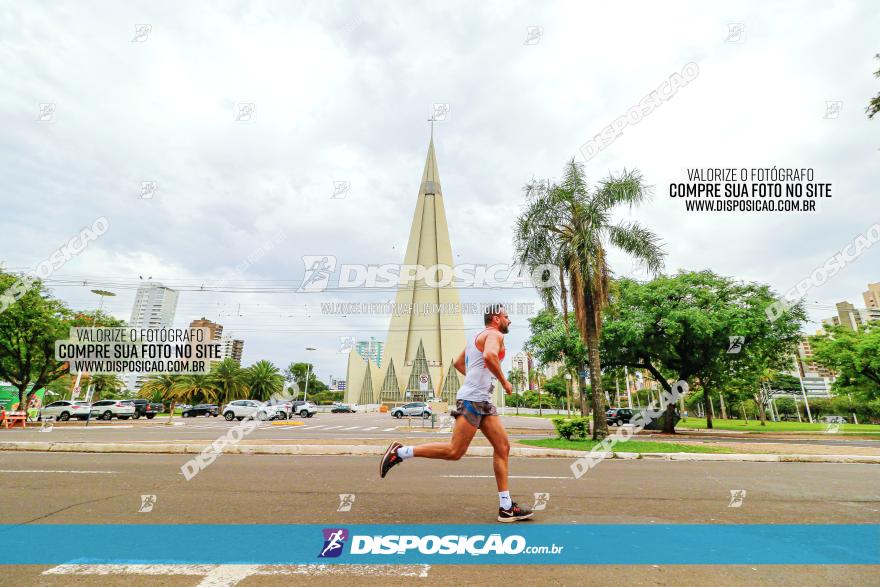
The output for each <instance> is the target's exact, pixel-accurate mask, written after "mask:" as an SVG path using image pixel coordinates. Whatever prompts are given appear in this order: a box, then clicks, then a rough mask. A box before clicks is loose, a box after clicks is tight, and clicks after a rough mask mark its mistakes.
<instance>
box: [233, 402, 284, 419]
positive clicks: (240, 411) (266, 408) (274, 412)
mask: <svg viewBox="0 0 880 587" xmlns="http://www.w3.org/2000/svg"><path fill="white" fill-rule="evenodd" d="M285 415H286V414H285V413H284V406H283V405H277V406H270V405H267V404H264V403H263V402H258V401H256V400H252V399H239V400H235V401H234V402H229V403H228V404H226V405H225V406H224V407H223V417H224V418H226V420H227V421H230V422H231V421H232V420H244V419H245V418H255V419H257V420H274V419H276V418H284V416H285Z"/></svg>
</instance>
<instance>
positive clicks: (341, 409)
mask: <svg viewBox="0 0 880 587" xmlns="http://www.w3.org/2000/svg"><path fill="white" fill-rule="evenodd" d="M357 411H358V409H357V406H356V405H353V404H336V405H335V406H333V407H332V408H330V412H331V413H333V414H354V413H355V412H357Z"/></svg>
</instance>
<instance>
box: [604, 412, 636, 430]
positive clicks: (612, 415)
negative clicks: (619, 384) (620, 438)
mask: <svg viewBox="0 0 880 587" xmlns="http://www.w3.org/2000/svg"><path fill="white" fill-rule="evenodd" d="M635 413H636V411H635V410H633V409H630V408H611V409H609V410H607V411H606V412H605V421H606V422H607V423H608V425H609V426H612V425H616V426H621V425H623V424H629V421H630V420H631V419H632V417H633V416H634V415H635Z"/></svg>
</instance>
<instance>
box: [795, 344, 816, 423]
mask: <svg viewBox="0 0 880 587" xmlns="http://www.w3.org/2000/svg"><path fill="white" fill-rule="evenodd" d="M794 368H795V369H797V374H798V381H800V382H801V393H802V394H803V396H804V405H805V406H806V407H807V418H808V419H809V421H810V424H812V423H813V414H811V413H810V402H809V401H807V390H806V389H805V388H804V378H803V375H801V366H800V363H799V362H798V360H797V357H795V359H794Z"/></svg>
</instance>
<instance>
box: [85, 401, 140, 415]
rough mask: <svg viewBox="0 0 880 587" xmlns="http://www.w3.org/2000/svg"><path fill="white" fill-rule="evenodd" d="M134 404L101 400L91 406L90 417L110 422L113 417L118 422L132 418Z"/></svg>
mask: <svg viewBox="0 0 880 587" xmlns="http://www.w3.org/2000/svg"><path fill="white" fill-rule="evenodd" d="M135 411H136V410H135V407H134V403H132V401H131V400H118V399H102V400H101V401H97V402H95V403H93V404H92V410H91V412H92V417H93V418H97V419H99V420H111V419H113V417H114V416H116V417H117V418H119V419H120V420H128V419H129V418H133V417H134V413H135Z"/></svg>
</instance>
